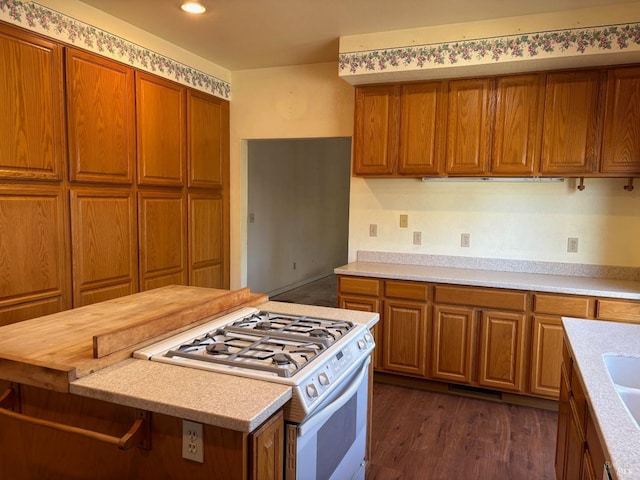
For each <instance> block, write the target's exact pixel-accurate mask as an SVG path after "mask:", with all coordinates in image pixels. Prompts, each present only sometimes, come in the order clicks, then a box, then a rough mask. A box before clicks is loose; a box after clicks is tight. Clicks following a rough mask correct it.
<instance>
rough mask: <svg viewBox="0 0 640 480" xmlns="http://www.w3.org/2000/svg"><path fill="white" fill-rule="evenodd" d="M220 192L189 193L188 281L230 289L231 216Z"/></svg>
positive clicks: (199, 284) (192, 283)
mask: <svg viewBox="0 0 640 480" xmlns="http://www.w3.org/2000/svg"><path fill="white" fill-rule="evenodd" d="M224 209H225V205H224V199H223V197H222V195H219V194H207V193H193V194H189V206H188V232H189V262H188V263H189V284H190V285H193V286H196V287H211V288H229V219H228V217H226V216H225V215H224Z"/></svg>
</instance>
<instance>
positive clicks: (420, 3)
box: [82, 0, 625, 71]
mask: <svg viewBox="0 0 640 480" xmlns="http://www.w3.org/2000/svg"><path fill="white" fill-rule="evenodd" d="M82 1H83V3H86V4H89V5H92V6H94V7H96V8H98V9H100V10H102V11H104V12H107V13H108V14H110V15H113V16H115V17H118V18H120V19H122V20H124V21H126V22H128V23H131V24H134V25H136V26H137V27H139V28H142V29H143V30H146V31H147V32H149V33H152V34H154V35H156V36H158V37H161V38H163V39H165V40H168V41H169V42H171V43H173V44H174V45H177V46H179V47H182V48H184V49H186V50H189V51H190V52H193V53H195V54H196V55H198V56H200V57H203V58H205V59H207V60H209V61H211V62H213V63H215V64H217V65H219V66H221V67H223V68H225V69H227V70H231V71H235V70H246V69H255V68H267V67H279V66H286V65H301V64H308V63H321V62H333V61H337V60H338V41H339V38H340V37H341V36H346V35H356V34H364V33H375V32H386V31H391V30H402V29H409V28H417V27H428V26H433V25H446V24H452V23H464V22H472V21H478V20H487V19H492V18H503V17H512V16H520V15H530V14H538V13H550V12H557V11H563V10H573V9H578V8H586V7H594V6H606V5H613V4H620V3H625V2H624V0H534V1H532V0H529V1H524V0H444V1H443V0H439V1H435V0H201V3H202V4H204V5H205V6H206V7H207V8H208V10H207V12H206V13H205V14H203V15H199V16H194V15H189V14H186V13H183V12H182V11H181V10H180V3H181V2H180V0H134V1H132V0H82Z"/></svg>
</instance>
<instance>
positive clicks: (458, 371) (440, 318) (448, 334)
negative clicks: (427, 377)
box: [431, 305, 476, 384]
mask: <svg viewBox="0 0 640 480" xmlns="http://www.w3.org/2000/svg"><path fill="white" fill-rule="evenodd" d="M475 317H476V312H475V311H474V309H473V308H468V307H453V306H448V305H434V307H433V330H432V337H431V338H432V343H431V377H432V378H435V379H439V380H446V381H448V382H456V383H467V384H470V383H471V382H472V381H473V365H474V363H475V361H474V357H475V350H476V342H475V338H476V319H475Z"/></svg>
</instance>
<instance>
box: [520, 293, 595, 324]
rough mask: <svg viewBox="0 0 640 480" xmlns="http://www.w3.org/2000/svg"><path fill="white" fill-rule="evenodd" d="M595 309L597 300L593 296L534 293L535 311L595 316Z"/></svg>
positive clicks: (574, 315)
mask: <svg viewBox="0 0 640 480" xmlns="http://www.w3.org/2000/svg"><path fill="white" fill-rule="evenodd" d="M594 310H595V300H594V299H593V298H588V297H574V296H565V295H547V294H543V293H535V294H534V295H533V311H534V312H536V313H546V314H549V315H564V316H567V317H579V318H593V312H594Z"/></svg>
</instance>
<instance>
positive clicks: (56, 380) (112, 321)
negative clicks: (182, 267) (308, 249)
mask: <svg viewBox="0 0 640 480" xmlns="http://www.w3.org/2000/svg"><path fill="white" fill-rule="evenodd" d="M267 300H268V297H267V296H266V295H262V294H255V293H251V291H250V290H249V289H248V288H244V289H240V290H234V291H230V290H218V289H212V288H201V287H188V286H183V285H170V286H167V287H162V288H157V289H154V290H149V291H146V292H141V293H136V294H133V295H128V296H126V297H120V298H116V299H113V300H108V301H106V302H101V303H96V304H93V305H88V306H85V307H80V308H76V309H72V310H67V311H64V312H58V313H54V314H52V315H47V316H44V317H39V318H34V319H31V320H25V321H23V322H18V323H14V324H10V325H5V326H2V327H0V378H3V379H5V380H9V381H12V382H18V383H24V384H28V385H34V386H37V387H43V388H48V389H50V390H56V391H61V392H68V391H69V382H71V381H73V380H75V379H76V378H80V377H82V376H85V375H87V374H89V373H92V372H94V371H96V370H99V369H101V368H104V367H106V366H109V365H113V364H115V363H117V362H120V361H122V360H124V359H126V358H128V357H130V356H131V354H132V352H133V351H134V350H136V349H138V348H140V347H142V346H144V345H148V344H150V343H153V342H156V341H158V340H160V339H162V338H164V337H167V336H169V335H172V334H174V333H177V332H179V331H181V330H185V329H187V328H190V327H193V326H195V325H198V324H199V323H203V322H205V321H207V320H209V319H211V318H213V317H216V316H220V315H222V314H224V313H227V312H229V311H232V310H236V309H238V308H240V307H243V306H256V305H259V304H261V303H264V302H266V301H267Z"/></svg>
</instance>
